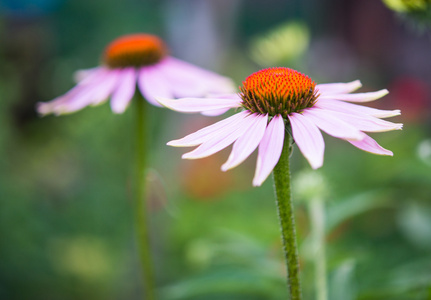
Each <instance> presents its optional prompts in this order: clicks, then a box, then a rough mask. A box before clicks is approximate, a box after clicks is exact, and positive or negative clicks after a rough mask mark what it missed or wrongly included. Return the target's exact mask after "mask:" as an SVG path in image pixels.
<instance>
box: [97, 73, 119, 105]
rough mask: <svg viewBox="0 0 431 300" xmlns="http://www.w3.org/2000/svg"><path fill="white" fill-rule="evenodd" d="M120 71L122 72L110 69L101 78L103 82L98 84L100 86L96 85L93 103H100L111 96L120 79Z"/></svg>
mask: <svg viewBox="0 0 431 300" xmlns="http://www.w3.org/2000/svg"><path fill="white" fill-rule="evenodd" d="M120 73H121V72H120V71H118V70H109V71H108V72H107V73H106V74H105V76H104V77H103V79H102V80H101V81H102V82H101V84H98V86H97V87H95V90H94V92H93V96H92V101H91V105H93V106H94V105H99V104H101V103H102V102H104V101H106V100H107V99H108V98H109V96H110V95H111V94H112V92H113V91H114V89H115V88H116V87H117V85H118V83H119V81H120Z"/></svg>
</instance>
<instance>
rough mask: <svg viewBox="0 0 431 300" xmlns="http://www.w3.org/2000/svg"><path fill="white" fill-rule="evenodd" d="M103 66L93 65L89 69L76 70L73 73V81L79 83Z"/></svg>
mask: <svg viewBox="0 0 431 300" xmlns="http://www.w3.org/2000/svg"><path fill="white" fill-rule="evenodd" d="M101 68H103V67H95V68H91V69H83V70H77V71H76V72H75V73H74V74H73V79H74V80H75V82H77V83H79V82H82V81H83V80H84V79H86V78H90V77H91V76H92V75H93V74H94V73H95V72H98V71H99V70H100V69H101Z"/></svg>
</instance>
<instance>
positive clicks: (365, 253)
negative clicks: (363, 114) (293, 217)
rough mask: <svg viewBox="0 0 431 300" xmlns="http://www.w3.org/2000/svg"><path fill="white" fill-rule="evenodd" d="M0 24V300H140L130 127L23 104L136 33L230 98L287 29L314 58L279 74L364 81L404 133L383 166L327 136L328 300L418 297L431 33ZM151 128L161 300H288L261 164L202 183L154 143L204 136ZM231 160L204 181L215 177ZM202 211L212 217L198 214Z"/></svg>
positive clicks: (347, 3) (164, 120) (129, 117)
mask: <svg viewBox="0 0 431 300" xmlns="http://www.w3.org/2000/svg"><path fill="white" fill-rule="evenodd" d="M310 7H312V9H310ZM0 14H1V18H0V22H1V26H0V33H1V34H0V37H1V43H0V65H1V66H2V67H1V68H0V99H1V100H0V154H1V157H2V159H1V160H0V237H1V238H0V265H1V268H0V299H34V300H38V299H41V300H42V299H62V300H68V299H96V300H97V299H103V300H107V299H108V300H109V299H138V298H139V295H140V286H139V280H138V279H137V274H138V264H137V263H138V262H137V261H134V260H133V257H134V256H133V253H134V251H135V249H134V243H133V231H132V225H133V224H132V222H131V219H132V216H131V215H130V205H131V200H130V201H124V199H125V198H126V197H128V196H129V195H130V191H129V186H130V181H131V178H128V177H127V176H128V174H131V172H130V170H129V169H130V167H131V166H129V165H127V164H125V163H124V162H125V161H128V159H129V157H130V156H131V155H132V153H133V151H132V149H131V147H130V145H131V139H133V133H132V132H130V130H129V128H131V127H132V124H133V123H132V122H133V113H131V111H130V110H126V112H125V113H124V115H122V116H121V117H115V116H112V113H111V112H110V109H109V107H108V106H107V105H105V106H102V107H100V108H99V109H97V110H94V109H93V110H83V111H82V112H80V113H79V114H72V115H68V116H64V117H63V118H62V119H61V120H59V119H58V118H54V117H46V118H39V117H38V116H37V113H36V112H35V110H34V105H35V103H37V102H39V101H46V100H47V99H52V98H54V97H55V96H57V95H60V94H61V93H63V92H64V91H66V90H68V89H69V88H71V87H72V86H73V85H74V83H73V82H72V79H71V78H70V74H72V73H73V71H74V70H76V69H83V68H89V67H91V66H94V65H95V64H96V63H97V61H95V58H97V57H99V55H100V53H99V52H100V49H102V48H103V47H104V46H105V45H106V44H107V43H109V41H111V40H112V39H114V38H115V37H117V36H120V35H123V34H128V33H133V32H142V31H144V32H149V33H152V34H156V35H159V36H161V37H162V38H163V39H165V40H166V41H167V43H168V44H169V45H172V51H171V52H172V53H171V54H172V55H173V56H175V57H178V58H180V59H183V60H186V61H188V62H190V63H194V64H196V65H198V66H200V67H204V68H207V69H210V70H213V71H215V72H218V73H222V74H226V75H229V76H231V77H233V78H234V79H235V80H236V83H237V85H239V84H240V82H241V80H243V78H245V77H246V76H247V75H248V74H251V73H253V72H255V71H257V70H258V69H259V68H261V67H262V66H261V65H260V63H259V64H258V63H257V61H255V60H254V58H252V57H253V56H252V55H251V53H253V51H254V50H253V49H255V44H254V41H255V39H256V38H257V39H260V38H262V39H266V38H268V39H270V40H271V41H272V39H271V38H270V37H271V36H272V34H271V32H275V31H278V30H279V29H280V28H282V27H283V26H285V25H284V24H291V22H293V21H295V22H299V23H301V24H303V26H305V28H307V31H308V33H309V42H308V47H306V48H305V49H304V50H303V51H304V52H303V53H301V54H299V55H298V56H297V57H295V58H293V57H292V59H291V61H290V62H287V61H286V62H279V63H280V64H286V65H283V66H286V67H293V65H294V66H295V68H297V69H298V70H299V71H301V72H304V73H307V74H308V75H310V76H311V77H312V78H313V79H314V80H316V83H325V82H337V81H338V82H339V81H346V80H354V79H356V78H361V79H364V81H363V86H364V88H363V89H364V91H372V90H377V89H379V88H381V87H388V90H389V91H390V93H389V95H388V96H386V97H385V99H383V100H382V101H381V103H376V105H379V107H378V108H381V109H383V108H388V107H394V108H400V109H401V110H402V113H403V115H402V116H400V117H397V118H396V120H395V118H394V120H393V121H394V122H400V123H404V130H403V132H402V133H399V132H390V133H387V134H384V135H379V142H381V143H382V144H383V145H385V146H387V147H388V148H390V149H391V150H392V151H393V152H394V157H393V158H389V157H388V158H382V157H375V156H373V155H369V154H368V153H362V152H361V151H359V150H357V149H354V148H353V147H350V145H345V144H344V143H343V142H342V141H337V140H336V139H330V138H328V139H326V137H325V144H326V147H327V149H330V151H327V152H326V154H325V162H326V163H325V165H324V166H323V167H322V169H320V170H319V171H320V172H319V176H321V177H322V179H323V182H324V183H325V191H324V195H325V196H324V201H325V205H326V206H327V212H326V221H327V224H326V228H327V229H326V230H327V232H326V241H327V248H326V252H327V253H326V254H327V272H328V293H329V299H331V300H333V299H335V300H338V299H340V300H349V299H362V300H371V299H372V300H376V299H379V300H380V299H382V300H386V299H395V300H405V299H418V300H419V299H427V297H429V290H430V286H431V278H430V277H431V272H430V270H431V266H430V262H431V249H430V248H429V243H428V240H429V227H430V226H431V225H430V224H429V222H427V220H429V211H430V208H431V205H430V203H431V202H430V200H431V197H430V195H431V185H430V182H431V164H430V150H429V148H430V145H429V144H430V142H429V141H430V126H431V123H430V121H429V120H430V118H429V117H430V102H431V95H430V88H429V83H430V82H431V59H430V53H431V42H430V39H429V37H427V34H429V31H427V30H429V29H427V28H424V32H425V33H426V34H417V32H416V31H412V30H411V28H410V27H409V26H406V24H405V23H404V22H400V21H399V20H400V19H399V17H398V13H396V12H394V11H393V10H391V9H389V8H388V7H387V6H386V5H385V4H384V3H383V2H382V1H375V0H362V1H354V0H319V1H318V0H306V1H304V0H303V1H299V0H292V1H283V0H268V1H260V0H247V1H241V0H234V1H233V0H209V1H201V0H164V1H160V0H157V1H156V0H145V1H134V0H127V1H114V0H104V1H102V0H94V1H84V0H74V1H70V0H61V1H60V0H51V1H6V0H2V1H0ZM283 45H285V44H283ZM298 45H299V44H298ZM298 52H300V51H298ZM269 59H272V58H269ZM283 59H284V58H283ZM273 61H274V60H273ZM152 109H154V110H155V109H157V108H152ZM159 111H161V110H159ZM159 111H158V112H159ZM156 115H157V118H156V117H155V116H156ZM150 116H151V117H150V118H151V120H150V121H151V124H152V129H151V130H152V132H153V140H152V142H151V147H152V148H151V152H150V159H151V161H152V166H153V167H154V168H155V169H156V170H158V175H157V176H158V177H159V178H158V179H157V180H153V179H151V178H150V179H151V180H150V184H151V185H152V193H153V194H154V195H155V196H154V199H155V201H156V203H154V205H152V206H151V207H152V213H153V218H152V226H151V228H152V238H153V241H154V253H156V267H157V274H158V281H159V282H160V289H161V290H160V291H161V293H162V295H163V297H164V298H165V299H171V298H175V297H176V299H188V300H190V299H192V300H195V299H223V300H226V299H228V300H229V299H235V300H238V299H239V300H241V299H247V300H255V299H256V300H257V299H285V298H286V291H285V282H284V274H283V265H282V262H283V260H282V253H281V251H280V250H279V249H280V245H281V241H280V237H279V228H278V220H277V216H276V214H275V204H274V203H273V201H272V199H268V198H267V195H268V194H271V193H272V188H273V187H272V184H271V182H270V181H268V182H266V183H265V184H263V185H262V187H261V188H259V189H252V187H251V184H250V182H251V180H252V177H253V172H254V168H255V164H254V162H255V160H256V158H255V157H253V158H250V159H249V160H250V163H247V162H245V163H244V166H243V167H242V168H238V170H235V169H234V170H232V171H231V174H229V175H228V174H226V173H223V172H221V171H219V170H218V169H217V168H213V167H212V166H209V167H208V168H205V170H199V171H189V170H191V169H193V167H192V165H190V164H187V162H182V161H180V160H179V159H178V149H170V148H169V147H166V146H164V145H165V143H166V142H167V141H169V140H172V139H173V138H176V137H178V136H182V135H184V133H186V132H192V131H193V130H197V129H199V128H200V127H202V122H210V123H214V122H215V120H213V121H212V120H208V118H207V117H205V118H204V117H201V116H198V115H194V116H189V115H182V114H178V113H174V112H170V111H166V110H163V111H161V112H160V113H157V114H150ZM215 119H217V120H219V119H220V118H218V117H216V118H215ZM161 124H163V126H161ZM180 124H181V125H180ZM113 141H115V143H113ZM228 154H229V149H227V150H226V151H224V152H221V153H220V154H219V155H218V156H214V159H215V160H216V161H214V162H209V163H208V164H209V165H212V164H215V165H220V162H223V161H225V160H226V158H227V156H228ZM352 157H354V158H355V159H352ZM292 164H293V166H292V167H293V168H294V170H293V174H298V171H303V170H310V167H309V166H308V165H307V163H306V161H305V160H304V159H303V158H302V157H301V156H300V154H299V153H298V151H295V152H294V153H293V157H292ZM113 170H115V172H114V171H113ZM179 170H182V171H183V172H179ZM210 170H215V171H214V172H216V174H211V173H210ZM199 172H205V174H203V175H201V174H200V173H199ZM211 172H212V171H211ZM196 176H198V177H199V176H201V177H205V176H206V177H207V178H211V179H212V180H214V182H215V183H214V185H217V186H218V190H216V189H215V187H214V185H212V184H209V183H208V180H205V181H204V182H203V183H202V185H201V186H200V190H197V191H192V190H190V189H189V188H187V186H188V183H187V182H188V180H189V179H190V180H191V178H192V177H196ZM225 176H229V177H225ZM222 177H223V178H224V179H223V180H221V178H222ZM217 178H220V180H218V179H217ZM224 180H226V182H224ZM154 181H155V182H154ZM293 190H294V192H295V193H296V191H295V190H296V188H295V187H294V188H293ZM298 193H303V192H301V191H298ZM202 195H204V196H207V197H208V198H207V199H211V201H195V199H197V197H198V196H199V199H201V197H202ZM299 197H300V196H297V197H295V198H294V199H298V200H300V199H299ZM303 198H305V197H303ZM126 199H129V198H126ZM158 199H160V200H158ZM304 200H305V199H304ZM158 201H161V202H158ZM306 205H307V204H306V202H304V201H302V200H301V201H300V202H298V205H296V207H297V220H298V232H299V235H300V239H299V242H300V247H307V243H305V244H303V243H304V241H305V240H306V239H307V237H308V235H309V234H310V229H309V228H310V225H309V224H310V220H309V216H308V214H307V209H306ZM244 211H247V214H244V213H243V212H244ZM246 215H253V216H254V218H253V219H250V218H247V217H245V216H246ZM302 249H304V248H302ZM92 257H97V259H94V264H90V265H88V266H85V262H86V261H88V260H90V259H91V258H92ZM301 263H302V264H301V267H302V268H303V270H302V271H301V273H302V274H303V276H304V278H303V279H304V280H303V282H304V283H307V284H305V285H304V299H312V297H313V295H314V290H313V289H314V284H313V278H314V274H313V272H314V268H313V265H312V263H311V261H310V260H309V258H308V257H307V256H305V257H302V258H301ZM83 266H85V267H83ZM112 270H113V271H112ZM178 291H181V292H178ZM250 291H251V292H250Z"/></svg>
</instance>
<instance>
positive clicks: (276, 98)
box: [239, 67, 317, 118]
mask: <svg viewBox="0 0 431 300" xmlns="http://www.w3.org/2000/svg"><path fill="white" fill-rule="evenodd" d="M242 84H243V85H242V86H241V87H240V88H239V89H240V91H241V93H240V97H241V99H242V106H243V107H244V108H245V109H247V110H249V111H251V112H253V113H260V114H269V115H270V116H275V115H282V116H283V117H284V118H287V115H288V114H290V113H292V112H301V111H302V110H303V109H305V108H308V107H312V106H313V105H314V103H315V102H316V99H317V95H316V92H315V89H314V88H315V86H316V84H315V82H314V81H313V80H311V79H310V78H309V77H308V76H306V75H303V74H301V73H300V72H298V71H295V70H292V69H289V68H283V67H278V68H269V69H263V70H260V71H258V72H256V73H253V74H251V75H250V76H248V77H247V78H246V79H245V81H244V82H243V83H242Z"/></svg>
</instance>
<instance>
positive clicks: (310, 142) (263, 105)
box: [157, 67, 402, 186]
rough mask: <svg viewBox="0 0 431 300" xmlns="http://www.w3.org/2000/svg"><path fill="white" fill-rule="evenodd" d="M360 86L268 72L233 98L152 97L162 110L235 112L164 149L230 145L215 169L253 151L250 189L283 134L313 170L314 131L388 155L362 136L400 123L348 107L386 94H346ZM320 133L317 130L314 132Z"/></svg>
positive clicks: (210, 150)
mask: <svg viewBox="0 0 431 300" xmlns="http://www.w3.org/2000/svg"><path fill="white" fill-rule="evenodd" d="M359 87H361V83H360V82H359V81H358V80H356V81H353V82H349V83H329V84H318V85H316V84H315V82H314V81H312V80H311V79H310V78H309V77H308V76H306V75H303V74H301V73H299V72H297V71H295V70H292V69H289V68H282V67H280V68H269V69H264V70H261V71H258V72H256V73H253V74H252V75H250V76H249V77H247V78H246V80H245V81H244V82H243V85H242V86H241V87H240V93H239V94H231V95H225V96H223V97H218V98H215V97H212V98H205V99H200V98H183V99H178V100H171V99H165V98H157V100H158V101H159V102H160V103H161V104H162V105H164V106H166V107H168V108H170V109H173V110H176V111H180V112H207V113H211V112H215V111H220V110H228V109H230V108H237V109H240V110H241V111H240V112H238V113H236V114H235V115H233V116H231V117H229V118H227V119H225V120H222V121H220V122H217V123H215V124H213V125H210V126H208V127H205V128H203V129H201V130H199V131H197V132H195V133H192V134H190V135H188V136H186V137H184V138H182V139H179V140H174V141H171V142H169V143H168V145H170V146H177V147H191V146H199V147H197V148H196V149H194V150H193V151H191V152H188V153H186V154H184V155H183V156H182V157H183V158H186V159H197V158H203V157H206V156H209V155H212V154H214V153H216V152H218V151H220V150H222V149H224V148H226V147H228V146H229V145H231V144H232V143H233V148H232V152H231V154H230V156H229V158H228V160H227V161H226V163H225V164H224V165H222V167H221V169H222V170H223V171H227V170H229V169H231V168H233V167H235V166H237V165H239V164H240V163H242V162H243V161H244V160H245V159H246V158H247V157H248V156H249V155H250V154H251V153H252V152H253V151H254V150H255V149H256V148H258V158H257V167H256V172H255V175H254V179H253V185H254V186H260V185H261V184H262V183H263V182H264V181H265V179H266V178H267V177H268V175H269V174H270V173H271V171H272V170H273V169H274V167H275V165H276V164H277V162H278V160H279V158H280V155H281V152H282V148H283V143H284V139H285V133H286V130H287V131H288V132H289V133H290V132H291V135H292V137H293V140H294V141H295V143H296V144H297V145H298V148H299V150H300V151H301V152H302V154H303V155H304V156H305V158H306V159H307V160H308V162H309V163H310V165H311V167H312V168H313V169H317V168H319V167H321V166H322V164H323V154H324V148H325V144H324V141H323V137H322V134H321V132H320V130H322V131H324V132H326V133H327V134H329V135H332V136H334V137H337V138H340V139H344V140H346V141H348V142H349V143H351V144H352V145H353V146H355V147H357V148H359V149H362V150H364V151H368V152H371V153H374V154H380V155H393V154H392V152H391V151H389V150H386V149H384V148H383V147H381V146H380V145H379V144H378V143H377V142H376V141H375V140H373V139H372V138H371V137H369V136H368V135H367V134H365V133H364V132H382V131H390V130H396V129H401V128H402V124H396V123H391V122H388V121H384V120H381V118H386V117H392V116H396V115H399V114H400V111H399V110H379V109H374V108H369V107H365V106H362V105H357V104H352V103H349V102H356V103H362V102H367V101H372V100H376V99H379V98H381V97H383V96H385V95H386V94H387V93H388V91H387V90H380V91H377V92H369V93H356V94H350V93H351V92H353V91H354V90H356V89H358V88H359ZM319 129H320V130H319Z"/></svg>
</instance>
